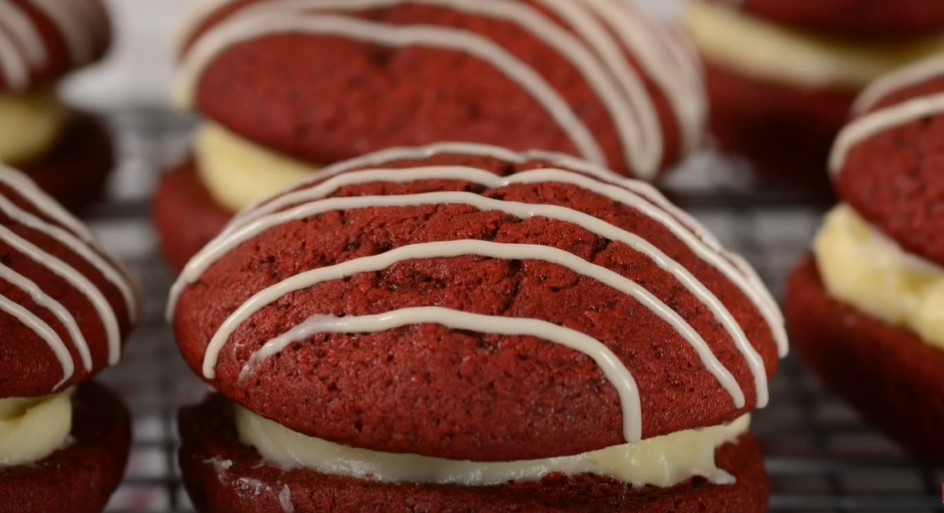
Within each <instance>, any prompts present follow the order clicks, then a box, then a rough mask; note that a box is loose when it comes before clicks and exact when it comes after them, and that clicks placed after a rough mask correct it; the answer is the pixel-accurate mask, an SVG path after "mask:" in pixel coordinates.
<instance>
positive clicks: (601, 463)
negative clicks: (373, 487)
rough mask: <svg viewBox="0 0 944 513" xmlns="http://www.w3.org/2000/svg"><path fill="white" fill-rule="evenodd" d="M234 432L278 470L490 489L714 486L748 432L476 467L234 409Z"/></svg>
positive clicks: (739, 426)
mask: <svg viewBox="0 0 944 513" xmlns="http://www.w3.org/2000/svg"><path fill="white" fill-rule="evenodd" d="M235 408H236V412H235V419H236V429H237V431H238V432H239V436H240V439H241V440H242V441H243V443H245V444H246V445H250V446H253V447H255V448H256V450H258V451H259V453H260V454H261V455H262V456H263V457H264V458H265V459H266V460H268V461H269V462H271V463H274V464H276V465H278V466H280V467H283V468H286V469H291V468H309V469H313V470H316V471H318V472H321V473H323V474H333V475H342V476H351V477H357V478H370V479H372V480H374V481H381V482H395V483H402V482H408V483H436V484H456V485H462V486H491V485H499V484H503V483H507V482H509V481H534V480H538V479H541V478H542V477H544V476H547V475H549V474H553V473H563V474H566V475H579V474H595V475H600V476H606V477H611V478H613V479H616V480H618V481H622V482H624V483H629V484H632V485H634V486H645V485H652V486H658V487H663V488H666V487H671V486H674V485H676V484H678V483H681V482H683V481H685V480H686V479H689V478H691V477H694V476H701V477H704V478H706V479H707V480H708V481H710V482H712V483H715V484H733V483H734V482H735V480H734V477H733V476H731V475H730V474H729V473H727V472H725V471H724V470H723V469H720V468H718V467H717V465H716V464H715V451H716V450H717V449H718V447H721V446H722V445H724V444H726V443H731V442H734V441H735V440H737V438H738V437H739V436H741V435H742V434H744V433H746V432H747V430H748V428H749V427H750V416H749V415H745V416H743V417H741V418H739V419H738V420H736V421H734V422H732V423H731V424H728V425H724V426H715V427H710V428H706V429H701V430H689V431H681V432H678V433H672V434H670V435H665V436H660V437H656V438H651V439H648V440H645V441H642V442H639V443H636V444H624V445H618V446H615V447H610V448H607V449H602V450H599V451H593V452H587V453H583V454H578V455H575V456H564V457H557V458H547V459H540V460H523V461H511V462H495V463H492V462H489V463H484V462H475V461H456V460H447V459H442V458H432V457H428V456H419V455H415V454H392V453H384V452H377V451H370V450H366V449H355V448H351V447H346V446H343V445H338V444H335V443H332V442H329V441H326V440H322V439H319V438H313V437H309V436H305V435H303V434H300V433H297V432H295V431H292V430H290V429H288V428H286V427H284V426H282V425H280V424H277V423H275V422H272V421H271V420H268V419H265V418H263V417H260V416H258V415H256V414H254V413H252V412H251V411H249V410H246V409H245V408H242V407H239V406H236V407H235Z"/></svg>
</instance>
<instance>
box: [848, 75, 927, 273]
mask: <svg viewBox="0 0 944 513" xmlns="http://www.w3.org/2000/svg"><path fill="white" fill-rule="evenodd" d="M941 93H944V78H936V79H933V80H930V81H927V82H924V83H921V84H917V85H914V86H910V87H906V88H902V89H899V90H896V91H895V92H893V93H891V94H889V95H887V96H886V97H885V98H882V99H881V100H880V101H879V102H878V103H877V104H876V105H875V106H874V107H873V108H872V109H871V110H869V111H868V112H875V111H876V110H878V109H882V108H885V107H888V106H892V105H897V104H900V103H901V102H903V101H906V100H910V99H915V98H918V97H926V96H929V95H932V94H941ZM941 141H944V116H942V115H934V116H926V117H923V118H921V119H918V120H916V121H913V122H910V123H907V124H905V125H901V126H898V127H894V128H890V129H888V130H884V131H881V132H879V133H878V134H876V135H874V136H873V137H870V138H868V139H866V140H863V141H862V142H861V143H860V144H858V145H855V146H854V147H853V148H852V149H851V150H850V152H849V154H848V157H847V158H846V160H845V164H844V165H843V166H842V169H841V170H840V171H839V173H838V175H837V177H836V187H837V190H838V193H839V196H840V197H841V198H842V200H843V201H845V202H846V203H849V204H850V205H852V206H853V208H855V210H856V212H857V213H858V214H859V215H861V216H862V217H863V218H865V219H866V220H867V221H868V222H869V223H870V224H872V225H873V226H874V227H876V228H878V229H879V230H881V231H882V232H883V233H884V234H886V235H888V236H889V237H891V238H892V239H894V240H895V242H897V243H898V244H899V245H900V246H902V247H903V248H904V249H905V250H907V251H908V252H910V253H913V254H916V255H918V256H921V257H923V258H925V259H927V260H930V261H932V262H935V263H937V264H939V265H944V237H941V233H944V211H942V209H941V205H942V204H944V180H941V176H942V173H944V147H942V145H941Z"/></svg>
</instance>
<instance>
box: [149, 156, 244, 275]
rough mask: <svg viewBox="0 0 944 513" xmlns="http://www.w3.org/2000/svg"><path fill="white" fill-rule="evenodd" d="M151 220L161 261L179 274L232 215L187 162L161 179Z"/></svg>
mask: <svg viewBox="0 0 944 513" xmlns="http://www.w3.org/2000/svg"><path fill="white" fill-rule="evenodd" d="M151 217H152V218H153V221H154V226H155V228H156V230H157V234H158V237H159V238H160V242H161V251H162V252H163V254H164V258H165V260H166V261H167V263H168V265H170V267H171V269H172V270H173V271H174V272H179V271H180V270H181V269H183V267H184V266H185V265H187V262H188V261H189V260H190V258H191V257H192V256H193V255H195V254H196V253H197V252H198V251H200V249H202V248H203V246H205V245H206V243H208V242H210V240H211V239H213V237H215V236H216V235H217V234H218V233H220V231H222V230H223V227H224V226H226V223H228V222H229V220H230V219H231V218H232V217H233V213H232V212H229V211H228V210H226V209H225V208H224V207H222V206H221V205H219V204H218V203H217V202H216V200H215V199H213V196H212V195H211V194H210V191H209V189H207V187H206V185H204V184H203V181H202V180H200V177H199V175H198V173H197V168H196V165H195V164H194V163H193V162H192V161H191V162H187V163H184V164H182V165H181V166H179V167H177V168H175V169H172V170H170V171H168V172H166V173H164V175H163V176H162V177H161V180H160V183H159V184H158V188H157V193H156V194H155V196H154V203H153V205H152V209H151Z"/></svg>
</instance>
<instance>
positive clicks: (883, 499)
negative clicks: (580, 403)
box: [90, 110, 944, 513]
mask: <svg viewBox="0 0 944 513" xmlns="http://www.w3.org/2000/svg"><path fill="white" fill-rule="evenodd" d="M110 117H111V120H112V123H113V125H114V128H115V132H116V133H117V134H118V136H119V139H120V148H121V154H120V155H121V160H120V163H121V165H120V170H119V172H118V175H117V176H116V177H115V180H114V183H113V190H112V193H111V196H112V198H114V199H113V200H111V201H109V202H108V203H106V204H104V205H102V206H100V207H98V208H97V209H95V210H94V211H93V212H91V215H90V217H91V224H92V227H93V229H95V230H96V232H97V233H98V234H99V236H100V237H101V238H102V240H103V243H104V244H105V245H106V247H108V248H109V249H110V250H112V251H113V252H115V253H116V254H117V255H119V256H120V257H122V258H123V259H124V260H125V261H126V262H128V263H129V264H130V265H131V266H132V267H133V268H134V269H135V271H136V272H137V275H138V277H139V278H140V281H141V284H142V286H143V288H144V290H145V291H146V295H147V315H146V319H145V321H144V322H143V324H142V325H140V326H139V327H138V329H137V331H136V333H135V335H134V336H133V339H132V340H131V342H130V343H129V349H128V353H127V357H126V360H125V361H124V362H122V364H121V365H120V366H118V367H116V368H114V369H110V370H109V371H107V372H106V373H105V374H104V375H103V376H102V378H101V379H102V381H104V382H106V383H108V384H110V385H111V386H113V387H114V388H115V389H117V390H118V391H119V392H121V393H122V394H124V396H125V397H126V398H127V400H128V403H129V405H130V406H131V409H132V411H133V413H134V418H135V422H134V428H135V444H134V450H133V453H132V457H131V462H130V464H129V469H128V473H127V476H126V480H125V483H124V484H123V485H122V487H121V489H120V490H119V491H118V492H117V493H116V494H115V496H114V497H113V500H112V501H111V504H110V505H109V509H108V511H109V512H110V513H132V512H134V513H148V512H154V513H190V512H192V508H191V506H190V503H189V500H188V499H187V497H186V493H185V492H184V490H183V488H182V486H181V484H180V477H179V473H178V470H177V464H176V447H177V434H176V426H175V416H176V410H177V408H178V407H179V406H181V405H184V404H190V403H193V402H196V401H198V400H200V399H201V398H202V396H203V395H204V394H205V392H206V388H205V387H204V386H203V385H202V384H201V383H200V382H199V381H198V380H197V379H196V378H195V377H194V376H193V375H192V373H191V372H189V370H187V369H186V367H185V365H184V363H183V361H182V360H181V359H180V357H179V356H178V354H177V350H176V347H175V345H174V343H173V335H172V334H171V331H170V329H169V327H168V326H167V325H166V323H165V322H164V319H163V309H164V304H165V302H166V291H167V289H168V288H169V284H170V277H169V276H168V274H167V272H166V271H165V268H164V265H163V263H162V262H161V260H160V258H159V256H158V254H157V248H156V241H155V239H154V236H153V233H152V231H151V229H150V226H149V223H148V220H147V215H148V203H149V200H148V199H149V195H150V191H152V190H153V185H154V180H155V179H156V176H157V175H158V173H159V172H160V170H161V169H162V168H163V167H165V166H166V165H168V164H169V163H172V162H174V161H176V160H178V159H179V158H181V157H182V156H183V155H184V154H185V153H186V152H187V148H188V138H189V133H190V127H191V126H192V120H189V119H186V118H181V117H177V116H174V115H171V114H168V113H166V112H163V111H141V110H135V111H130V112H122V113H118V114H114V115H112V116H110ZM670 187H671V190H672V193H671V195H672V197H673V199H674V200H676V201H677V202H679V203H681V204H682V205H683V206H684V207H685V208H687V209H688V210H689V211H690V212H692V213H693V214H694V215H695V216H696V217H698V218H699V219H701V220H702V221H703V222H704V223H705V224H707V225H708V227H709V228H711V229H712V230H713V231H714V232H715V233H716V234H718V236H719V237H720V238H721V239H722V240H723V242H725V243H726V245H727V246H728V247H729V248H732V249H734V250H736V251H738V252H739V253H741V254H743V255H744V256H745V257H747V258H748V259H749V260H750V261H751V262H752V263H753V264H754V265H755V266H756V268H757V269H758V271H759V272H760V274H761V276H762V277H763V278H764V279H765V280H766V281H767V283H768V284H769V285H770V286H771V288H772V289H773V290H774V292H775V293H779V292H780V291H781V290H782V287H783V281H784V279H785V276H786V273H787V271H788V270H789V268H790V266H792V265H793V264H795V263H796V262H797V261H798V260H799V259H800V258H801V256H802V255H803V253H804V252H805V251H806V248H807V244H808V241H809V240H810V238H811V236H812V234H813V233H814V231H815V229H816V227H817V226H818V224H819V221H820V217H821V215H822V213H823V211H824V210H825V209H826V208H827V207H828V202H827V201H826V200H823V199H819V198H815V197H812V196H808V195H804V194H800V193H789V192H783V191H777V190H771V189H762V188H757V187H756V186H752V185H750V182H749V179H748V178H747V175H746V173H744V172H743V171H741V170H739V169H738V166H737V165H734V164H732V163H731V162H726V161H722V160H719V159H718V158H716V157H705V158H702V159H699V160H698V161H697V162H693V163H691V164H690V165H688V166H687V167H686V169H685V170H682V171H681V172H680V173H679V174H678V176H677V177H676V178H674V179H672V181H671V184H670ZM771 392H772V400H771V406H770V407H769V408H768V409H767V410H765V411H763V412H760V413H758V414H757V415H756V417H755V423H754V431H755V432H756V433H757V434H758V435H759V437H760V439H761V441H762V444H763V446H764V448H765V453H766V454H767V468H768V471H769V474H770V478H771V483H772V485H773V496H772V498H771V502H770V510H771V511H777V512H807V513H810V512H817V513H841V512H853V511H870V512H886V513H902V512H920V513H931V512H944V505H942V501H941V486H942V482H944V469H933V468H930V467H926V466H922V465H920V464H917V463H916V462H914V461H913V460H911V459H910V458H908V457H907V456H905V455H904V454H902V453H901V452H900V451H899V450H898V449H897V448H896V447H895V446H894V445H893V444H892V443H891V442H890V441H888V440H887V439H886V438H885V437H883V436H882V435H881V434H880V433H877V432H876V431H874V430H872V429H871V428H869V427H868V426H866V425H865V424H864V423H863V422H862V421H861V420H860V419H859V418H858V417H857V416H856V414H855V413H854V412H852V411H851V410H850V409H849V408H848V407H847V406H845V405H844V404H843V403H842V402H841V401H840V400H838V399H837V398H835V397H834V396H832V395H831V394H829V393H828V392H826V391H824V390H823V388H822V387H821V386H820V385H819V384H818V383H817V382H816V380H815V379H814V378H812V377H811V376H810V375H809V374H808V373H806V372H805V371H804V370H803V369H802V367H801V366H800V365H799V364H798V363H797V362H796V361H794V360H793V359H788V360H787V361H786V362H785V363H784V365H783V368H782V370H781V372H780V373H779V375H778V377H777V379H776V380H774V382H773V383H772V390H771Z"/></svg>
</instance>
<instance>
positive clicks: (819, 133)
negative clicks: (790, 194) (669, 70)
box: [705, 63, 856, 191]
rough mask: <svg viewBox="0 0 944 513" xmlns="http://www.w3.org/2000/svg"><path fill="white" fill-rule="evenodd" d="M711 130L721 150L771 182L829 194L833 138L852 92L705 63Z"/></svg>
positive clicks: (840, 127)
mask: <svg viewBox="0 0 944 513" xmlns="http://www.w3.org/2000/svg"><path fill="white" fill-rule="evenodd" d="M705 82H706V85H707V87H708V100H709V104H710V105H711V113H712V114H711V132H712V134H713V135H714V136H715V137H716V138H717V139H718V142H719V144H720V146H721V149H722V150H724V151H726V152H731V153H735V154H739V155H743V156H744V157H746V158H747V159H748V160H749V161H750V162H751V163H753V164H754V166H755V169H756V170H757V172H758V174H759V175H760V176H761V177H762V178H764V179H767V180H769V181H771V182H774V183H783V184H790V185H793V186H798V187H800V188H803V189H807V190H812V191H828V190H829V188H830V186H829V183H830V181H829V173H828V172H827V170H826V162H827V160H828V156H829V151H830V148H831V147H832V143H833V139H834V138H835V136H836V134H837V133H839V130H841V129H842V127H843V126H844V125H845V124H846V121H847V120H848V115H849V108H850V107H851V105H852V102H853V100H854V99H855V94H856V93H855V91H844V90H838V89H836V90H827V89H801V88H798V87H792V86H789V85H781V84H777V83H774V82H770V81H765V80H759V79H755V78H751V77H748V76H745V75H741V74H738V73H737V72H734V71H731V70H728V69H725V68H724V67H721V66H718V65H714V64H711V63H708V64H707V65H706V73H705Z"/></svg>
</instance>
